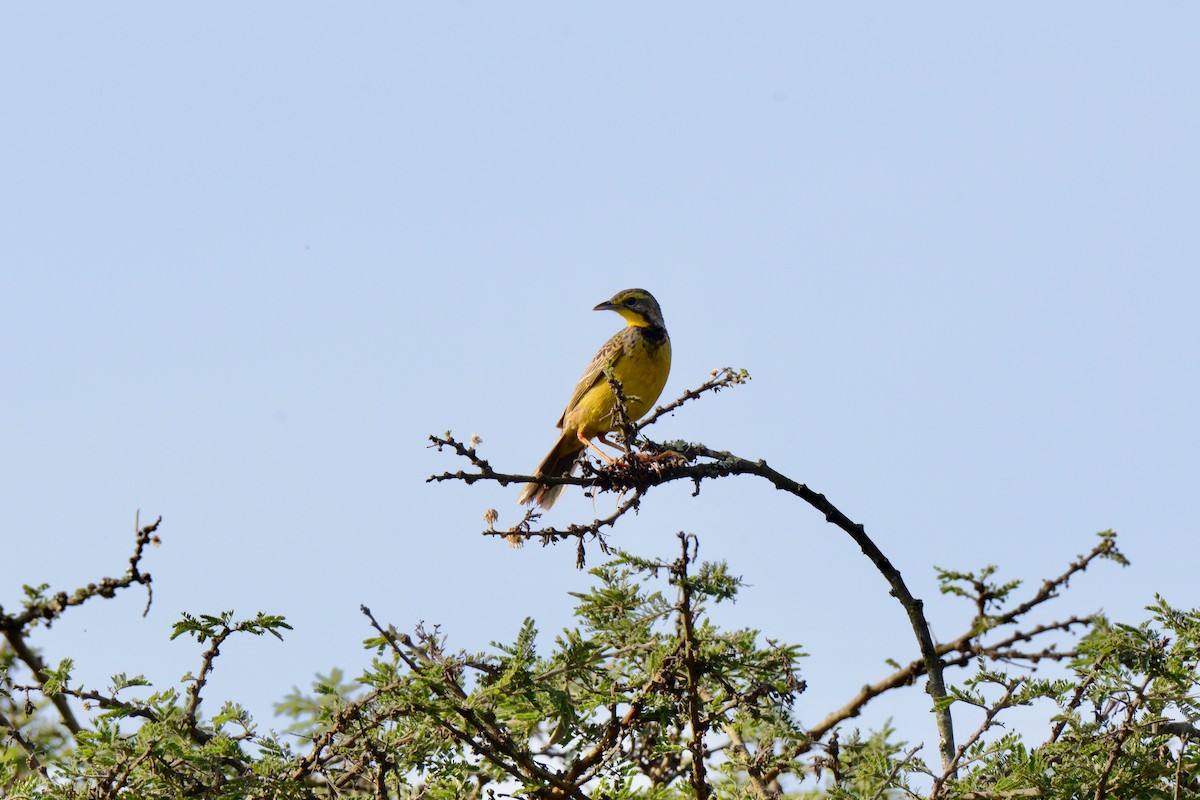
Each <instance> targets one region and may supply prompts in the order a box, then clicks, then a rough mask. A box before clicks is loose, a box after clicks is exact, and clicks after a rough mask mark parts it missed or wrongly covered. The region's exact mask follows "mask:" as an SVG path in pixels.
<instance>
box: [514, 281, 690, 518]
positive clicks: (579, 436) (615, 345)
mask: <svg viewBox="0 0 1200 800" xmlns="http://www.w3.org/2000/svg"><path fill="white" fill-rule="evenodd" d="M593 311H615V312H617V313H618V314H620V315H621V316H622V317H623V318H624V319H625V323H626V324H625V327H624V328H622V329H621V330H619V331H617V333H615V334H614V335H613V337H612V338H611V339H609V340H608V341H607V342H605V343H604V346H603V347H601V348H600V351H599V352H597V353H596V355H595V357H594V358H593V359H592V363H590V364H588V368H587V369H586V370H585V371H584V373H583V377H582V378H580V379H579V383H578V384H577V385H576V386H575V391H574V392H573V393H572V394H571V399H570V400H568V401H567V407H566V408H565V409H564V410H563V413H562V416H561V417H559V418H558V425H557V427H558V428H560V429H561V430H562V433H561V434H559V437H558V441H557V442H555V443H554V447H553V449H551V450H550V453H549V454H548V455H547V456H546V457H545V458H544V459H542V463H541V464H539V465H538V468H537V470H536V471H535V472H534V473H533V476H534V478H543V477H566V476H568V475H570V474H571V473H572V472H574V470H575V459H576V458H577V457H578V456H579V454H580V453H582V452H583V451H584V449H585V448H591V449H592V450H594V451H595V452H596V453H598V454H599V455H600V456H601V458H603V459H604V460H605V461H606V462H608V463H609V464H612V463H615V459H613V458H612V457H611V456H609V455H608V453H606V452H604V451H603V450H601V449H600V447H599V446H598V445H597V444H596V442H597V441H598V442H601V443H603V444H606V445H608V446H609V447H613V448H615V447H617V445H616V443H614V442H611V441H609V440H608V439H607V438H605V434H606V433H610V432H612V431H613V430H615V429H616V427H617V421H616V413H615V412H616V407H617V398H616V395H615V394H614V393H613V388H612V386H611V385H610V384H609V382H608V379H607V378H606V377H605V374H604V373H605V371H606V370H607V371H608V373H609V374H610V375H612V377H614V378H615V379H616V380H617V381H619V382H620V384H621V392H622V394H624V395H625V414H626V416H627V417H628V419H629V421H630V422H636V421H637V420H639V419H641V418H642V417H643V416H644V415H645V414H646V412H647V411H649V410H650V409H651V407H653V405H654V403H655V402H656V401H657V400H658V396H659V395H660V394H662V390H663V386H665V385H666V383H667V375H668V374H670V372H671V338H670V337H669V336H668V335H667V327H666V325H665V324H663V316H662V309H660V308H659V306H658V301H657V300H655V299H654V295H652V294H650V293H649V292H647V291H646V290H645V289H625V290H624V291H620V292H617V293H616V294H615V295H613V296H612V299H610V300H605V301H604V302H603V303H600V304H599V305H597V306H596V307H595V308H594V309H593ZM593 439H594V440H596V441H593ZM565 488H566V486H565V484H557V485H553V486H547V485H545V484H541V483H537V482H534V483H527V484H525V487H524V488H523V489H522V490H521V494H520V496H519V497H518V501H519V502H520V503H521V504H522V505H527V504H529V503H536V504H537V505H538V506H540V507H542V508H544V509H549V508H550V507H551V506H553V505H554V503H555V502H556V501H557V500H558V498H559V495H561V494H562V493H563V489H565Z"/></svg>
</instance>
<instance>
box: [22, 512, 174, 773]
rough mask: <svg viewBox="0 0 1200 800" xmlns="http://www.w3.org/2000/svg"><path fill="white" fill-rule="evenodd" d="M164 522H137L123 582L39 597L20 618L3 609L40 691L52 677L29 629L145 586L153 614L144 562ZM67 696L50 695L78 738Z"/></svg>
mask: <svg viewBox="0 0 1200 800" xmlns="http://www.w3.org/2000/svg"><path fill="white" fill-rule="evenodd" d="M160 522H162V517H159V518H158V519H156V520H155V521H154V522H152V523H151V524H149V525H146V526H144V527H139V523H138V522H137V521H135V523H134V527H135V529H136V531H137V533H136V536H135V543H134V550H133V555H132V556H130V558H129V568H128V569H127V570H126V571H125V574H124V575H123V576H121V577H120V578H104V579H102V580H101V581H100V582H99V583H89V584H88V585H87V586H83V587H80V588H78V589H76V590H75V591H74V592H72V593H70V594H68V593H67V592H58V593H56V594H55V595H53V596H52V597H49V598H42V597H40V596H35V597H33V599H31V600H30V601H29V602H27V603H26V605H25V610H24V611H23V612H21V613H20V614H11V615H10V614H7V613H5V611H4V608H3V607H0V632H3V634H4V638H5V640H6V641H7V642H8V644H9V647H11V648H12V651H13V653H14V654H15V655H16V656H17V658H18V659H20V660H21V662H22V663H24V664H25V666H26V667H28V668H29V671H30V672H31V673H32V674H33V677H34V679H35V680H36V681H37V684H38V688H39V689H40V688H41V687H42V686H44V685H45V682H46V679H47V677H48V675H47V672H46V670H47V666H46V663H45V662H44V661H43V660H42V658H41V656H40V655H39V654H38V652H37V651H36V650H34V649H33V648H32V647H30V646H29V644H28V642H27V641H26V638H27V636H28V630H29V628H31V627H33V626H34V625H37V624H45V625H46V626H47V627H49V626H50V625H53V624H54V621H55V620H57V619H58V618H59V617H60V616H62V614H63V612H64V611H66V610H67V609H68V608H71V607H72V606H78V605H82V604H83V603H86V602H87V601H88V600H91V599H92V598H94V597H105V598H111V597H114V596H116V593H117V592H118V591H120V590H121V589H127V588H129V587H130V586H133V585H134V584H141V585H142V586H145V587H146V607H145V609H144V610H143V612H142V615H143V616H145V615H146V614H148V613H149V612H150V603H151V602H152V600H153V597H154V595H153V590H152V588H151V577H150V573H148V572H142V570H141V562H142V555H143V554H144V552H145V549H146V545H148V544H151V543H152V542H157V534H156V533H155V532H156V531H157V530H158V525H159V523H160ZM66 695H67V693H66V692H58V693H53V694H51V695H49V698H50V702H51V703H53V704H54V707H55V709H56V710H57V711H58V714H59V716H60V717H61V718H62V722H63V726H64V727H66V729H67V730H69V731H70V732H71V733H72V734H76V733H79V732H80V730H82V726H81V725H80V724H79V720H78V719H76V717H75V712H74V711H73V710H72V709H71V706H70V705H69V704H68V703H67V700H66ZM0 728H4V729H7V730H9V731H10V732H14V733H15V730H14V729H13V727H12V725H11V723H9V722H8V721H7V720H5V719H0ZM14 738H15V737H14ZM17 741H18V743H19V742H20V740H19V739H18V740H17ZM31 755H32V754H31Z"/></svg>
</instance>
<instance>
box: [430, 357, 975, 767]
mask: <svg viewBox="0 0 1200 800" xmlns="http://www.w3.org/2000/svg"><path fill="white" fill-rule="evenodd" d="M748 377H749V376H748V374H747V373H746V372H745V370H741V371H737V370H733V369H730V368H725V369H724V370H717V371H714V372H713V374H712V376H711V380H709V381H708V382H706V383H705V384H703V385H702V386H700V387H698V388H696V389H694V390H691V391H689V392H686V393H685V394H684V395H683V396H682V397H680V398H679V399H678V400H676V401H675V402H674V403H673V404H670V405H669V406H668V407H664V408H662V409H661V410H656V411H655V412H654V413H653V414H652V415H651V416H650V417H649V418H648V419H647V420H646V421H645V422H644V423H643V424H642V426H641V428H642V429H644V428H645V427H646V426H647V425H650V424H652V423H653V422H655V421H657V420H658V419H659V418H660V417H661V416H662V414H664V413H667V411H668V408H670V409H672V410H673V409H674V408H678V407H679V406H681V405H682V404H683V403H685V402H687V401H688V400H690V399H695V398H697V397H699V396H701V395H702V394H703V393H704V392H705V391H713V392H716V391H719V390H720V389H721V388H724V387H726V386H733V385H737V384H740V383H744V382H745V381H746V379H747V378H748ZM430 438H431V440H432V441H433V446H434V447H437V448H438V449H441V448H442V447H445V446H450V447H452V448H453V449H454V450H455V451H456V452H457V453H458V454H459V455H461V456H464V457H466V458H468V459H470V460H471V462H472V464H474V466H475V467H476V468H477V469H479V472H477V473H464V472H462V471H461V470H460V471H459V472H457V473H453V474H452V473H443V474H441V475H434V476H432V477H430V478H429V480H430V481H443V480H462V481H464V482H466V483H473V482H475V481H478V480H495V481H498V482H499V483H501V484H502V485H507V484H508V483H528V482H530V481H534V480H540V481H542V482H543V483H555V484H557V483H577V484H578V485H583V486H590V487H592V488H594V489H595V490H597V491H606V490H615V491H618V492H619V491H624V490H637V491H639V492H641V493H643V494H644V493H645V491H646V490H647V489H649V488H650V487H651V486H658V485H661V484H664V483H670V482H673V481H678V480H690V481H692V482H693V483H694V484H695V487H696V489H695V492H694V494H698V493H699V491H700V484H701V482H702V481H703V480H705V479H710V480H711V479H714V478H722V477H727V476H730V475H755V476H757V477H760V478H764V479H765V480H767V481H769V482H770V483H771V484H772V485H774V486H775V488H776V489H779V490H781V491H785V492H788V493H789V494H793V495H795V496H797V497H799V498H800V499H802V500H804V501H805V502H807V503H808V504H809V505H811V506H812V507H813V508H815V509H817V510H818V511H819V512H821V513H822V514H823V515H824V516H825V519H826V521H828V522H831V523H833V524H834V525H836V526H837V527H839V528H841V529H842V530H843V531H845V532H846V533H847V534H848V535H849V536H850V538H851V539H852V540H853V541H854V543H855V544H857V545H858V547H859V548H860V549H861V550H862V551H863V553H864V554H865V555H866V556H867V558H869V559H870V560H871V563H873V564H874V565H875V567H876V569H877V570H878V571H879V572H880V574H881V575H882V576H883V577H884V579H885V580H886V581H887V582H888V585H889V586H890V587H891V593H892V595H893V596H894V597H896V599H897V600H898V601H899V602H900V604H901V605H902V606H903V607H904V610H905V612H906V613H907V614H908V618H909V622H910V624H911V626H912V629H913V633H914V635H915V636H916V639H917V644H918V647H919V649H920V651H921V655H922V659H923V660H924V662H925V669H926V672H927V674H928V676H929V685H928V690H929V694H930V695H931V696H932V697H933V699H934V702H935V712H934V713H935V717H936V720H937V726H938V738H939V742H940V748H939V749H940V753H941V760H942V765H943V767H948V766H949V765H950V763H951V762H952V760H953V758H954V752H955V748H954V725H953V720H952V718H951V715H950V710H949V705H948V704H947V703H945V702H944V699H945V698H946V697H947V692H946V685H945V680H944V678H943V677H942V663H941V661H940V660H939V659H938V656H937V651H936V649H935V647H934V644H933V636H932V634H931V633H930V630H929V624H928V622H926V620H925V612H924V605H923V603H922V601H921V600H919V599H917V598H915V597H913V596H912V593H911V592H909V590H908V586H907V585H906V584H905V583H904V579H903V578H902V577H901V575H900V571H899V570H897V569H896V568H895V566H893V565H892V563H891V561H890V560H889V559H888V558H887V556H886V555H884V553H883V551H882V550H880V549H879V547H878V546H877V545H876V544H875V542H874V541H872V540H871V539H870V537H868V536H867V533H866V529H865V528H864V527H863V526H862V525H861V524H858V523H856V522H854V521H853V520H851V519H850V518H849V517H848V516H846V515H845V514H844V513H842V512H841V511H840V510H839V509H838V508H837V507H836V506H834V505H833V503H831V502H829V500H828V499H827V498H826V497H825V496H824V495H823V494H820V493H818V492H815V491H813V490H812V489H809V488H808V487H807V486H806V485H804V484H802V483H800V482H798V481H795V480H792V479H791V478H789V477H787V476H786V475H784V474H783V473H781V472H778V471H777V470H775V469H773V468H771V467H770V466H768V465H767V463H766V462H765V461H763V460H761V459H760V460H758V461H749V460H747V459H744V458H741V457H739V456H735V455H733V454H732V453H729V452H726V451H717V450H712V449H710V448H708V447H705V446H704V445H702V444H695V443H691V442H669V443H667V444H664V445H658V444H655V443H653V442H648V441H647V442H643V449H645V450H650V451H652V452H658V453H662V452H667V451H673V452H675V453H676V454H678V455H680V456H681V460H682V461H684V462H685V463H682V464H675V463H672V464H667V463H665V462H649V463H640V462H639V461H638V460H637V459H626V460H625V461H622V462H618V463H617V464H615V465H613V466H612V467H604V468H601V469H600V470H599V471H598V472H597V473H596V474H595V475H594V476H587V475H585V476H584V477H583V478H582V479H575V478H555V479H547V478H541V477H539V478H534V477H533V476H530V475H504V474H499V473H495V472H494V471H491V467H490V465H488V464H487V462H486V461H484V460H483V459H480V458H479V457H478V456H477V455H476V453H475V452H474V448H473V447H472V448H466V447H464V446H463V445H461V444H460V443H458V442H456V441H454V440H453V438H452V437H450V436H449V435H447V436H446V437H445V438H439V437H430ZM509 533H512V534H514V535H517V536H520V535H522V534H523V535H525V536H530V535H534V534H535V531H533V530H529V531H526V532H522V531H520V530H516V529H513V530H511V531H509Z"/></svg>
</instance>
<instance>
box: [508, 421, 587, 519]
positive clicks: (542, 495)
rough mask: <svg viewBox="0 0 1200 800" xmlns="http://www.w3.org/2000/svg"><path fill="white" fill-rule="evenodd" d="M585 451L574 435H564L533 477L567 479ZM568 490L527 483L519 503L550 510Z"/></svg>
mask: <svg viewBox="0 0 1200 800" xmlns="http://www.w3.org/2000/svg"><path fill="white" fill-rule="evenodd" d="M581 450H583V444H582V443H581V442H580V441H579V439H578V438H576V437H575V436H573V435H568V434H566V433H563V435H562V436H560V437H559V439H558V441H557V442H556V443H555V445H554V449H553V450H551V451H550V454H549V455H547V456H546V457H545V458H543V459H542V463H541V464H538V468H537V470H535V471H534V473H533V475H534V477H535V478H540V477H543V476H544V477H551V478H565V477H566V476H568V475H570V474H571V473H572V472H574V471H575V458H576V457H577V456H578V455H579V453H580V451H581ZM565 488H567V487H566V485H565V484H561V483H560V484H557V485H554V486H545V485H543V484H540V483H527V484H525V488H524V489H522V490H521V495H520V497H518V498H517V501H518V502H519V503H521V504H522V505H525V504H526V503H536V504H537V505H539V506H541V507H542V508H545V509H549V508H550V507H551V506H552V505H554V503H555V501H557V500H558V496H559V495H560V494H562V493H563V489H565Z"/></svg>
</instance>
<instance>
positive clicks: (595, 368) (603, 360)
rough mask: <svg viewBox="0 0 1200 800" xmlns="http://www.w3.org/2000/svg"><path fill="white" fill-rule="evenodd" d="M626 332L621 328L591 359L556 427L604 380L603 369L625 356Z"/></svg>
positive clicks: (561, 424) (625, 329) (560, 425)
mask: <svg viewBox="0 0 1200 800" xmlns="http://www.w3.org/2000/svg"><path fill="white" fill-rule="evenodd" d="M627 330H628V328H622V329H621V330H619V331H617V333H615V334H614V335H613V337H612V338H611V339H609V340H608V341H607V342H605V343H604V346H603V347H601V348H600V350H599V351H598V352H597V353H596V355H595V356H594V357H593V358H592V363H590V364H588V368H587V369H586V370H584V371H583V377H582V378H580V379H579V383H577V384H575V391H574V392H572V393H571V399H570V400H568V401H567V407H566V408H565V409H563V413H562V416H560V417H559V418H558V427H560V428H561V427H562V426H563V420H564V419H566V417H567V413H568V412H569V411H570V410H571V409H572V408H574V407H575V404H576V403H578V402H579V401H580V400H581V399H583V396H584V395H585V394H587V393H588V390H590V389H591V388H592V387H593V386H595V385H596V384H597V383H598V382H600V381H602V380H604V368H605V367H606V366H609V365H613V366H615V365H616V363H617V361H618V360H619V359H620V358H621V357H622V356H623V355H625V332H626V331H627Z"/></svg>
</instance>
